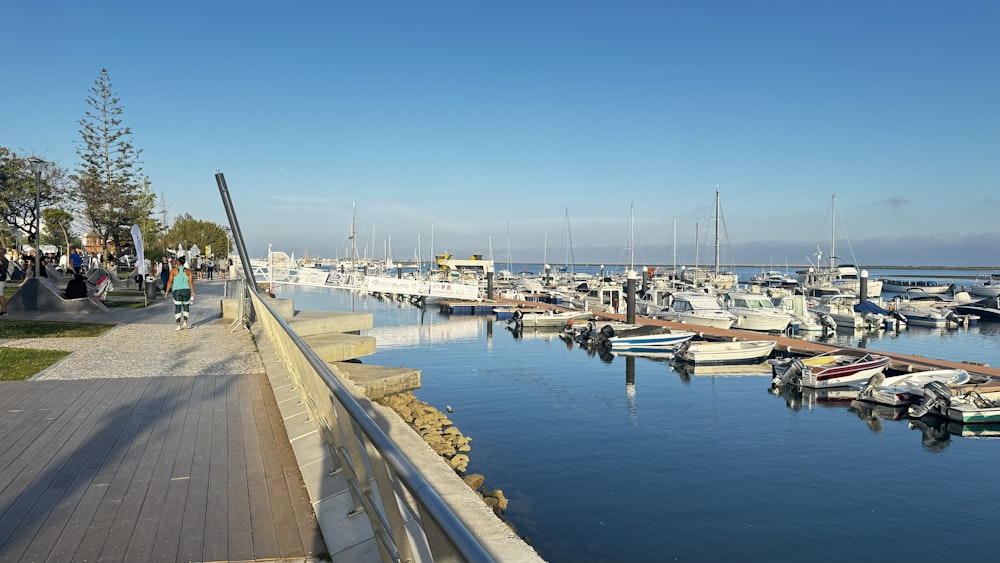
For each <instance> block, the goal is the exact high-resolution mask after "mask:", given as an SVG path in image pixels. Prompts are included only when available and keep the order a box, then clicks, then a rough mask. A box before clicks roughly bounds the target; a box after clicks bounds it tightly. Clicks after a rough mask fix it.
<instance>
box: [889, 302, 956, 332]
mask: <svg viewBox="0 0 1000 563" xmlns="http://www.w3.org/2000/svg"><path fill="white" fill-rule="evenodd" d="M895 311H896V312H897V313H899V314H900V315H903V316H904V317H906V323H907V324H910V325H913V326H930V327H938V328H940V327H951V326H959V325H961V324H962V319H960V318H959V316H958V314H957V313H955V311H954V310H953V309H950V308H942V307H936V306H934V304H933V303H923V302H919V301H902V302H900V303H899V304H897V305H896V308H895Z"/></svg>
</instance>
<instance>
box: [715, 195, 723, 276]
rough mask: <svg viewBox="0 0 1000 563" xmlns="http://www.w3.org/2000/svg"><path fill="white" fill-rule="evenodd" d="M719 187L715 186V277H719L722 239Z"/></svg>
mask: <svg viewBox="0 0 1000 563" xmlns="http://www.w3.org/2000/svg"><path fill="white" fill-rule="evenodd" d="M719 215H720V213H719V186H718V185H716V186H715V277H717V278H718V277H719V248H720V245H721V244H722V242H721V241H722V238H721V237H720V236H719Z"/></svg>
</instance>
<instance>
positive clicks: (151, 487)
mask: <svg viewBox="0 0 1000 563" xmlns="http://www.w3.org/2000/svg"><path fill="white" fill-rule="evenodd" d="M120 353H124V352H120ZM325 551H326V547H325V544H324V543H323V539H322V536H321V534H320V531H319V528H318V526H317V524H316V520H315V516H314V513H313V509H312V506H311V505H310V503H309V500H308V497H307V493H306V490H305V488H304V486H303V483H302V477H301V474H300V472H299V470H298V467H297V464H296V462H295V459H294V457H293V455H292V452H291V446H290V445H289V443H288V438H287V436H286V434H285V428H284V424H283V421H282V420H281V417H280V414H279V413H278V410H277V405H276V403H275V400H274V396H273V393H272V391H271V388H270V386H269V384H268V381H267V377H266V375H265V374H263V373H259V374H239V375H234V374H229V375H203V376H155V377H137V378H103V379H81V380H70V381H44V380H43V381H17V382H0V560H3V561H58V562H64V561H98V560H100V561H234V560H235V561H254V560H272V561H273V560H299V561H301V560H308V559H312V558H314V557H320V556H322V555H323V554H324V552H325Z"/></svg>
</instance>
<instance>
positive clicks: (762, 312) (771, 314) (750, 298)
mask: <svg viewBox="0 0 1000 563" xmlns="http://www.w3.org/2000/svg"><path fill="white" fill-rule="evenodd" d="M725 304H726V307H725V308H726V310H727V311H729V312H730V313H732V314H733V315H734V316H735V317H736V322H735V323H733V326H734V327H736V328H740V329H743V330H756V331H760V332H784V331H785V329H786V328H788V325H789V324H791V322H792V316H791V315H790V314H788V313H786V312H784V311H782V310H780V309H778V308H777V307H775V306H774V303H773V302H771V299H770V298H769V297H767V296H766V295H763V294H760V293H745V292H729V293H728V294H727V295H726V301H725Z"/></svg>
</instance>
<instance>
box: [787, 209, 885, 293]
mask: <svg viewBox="0 0 1000 563" xmlns="http://www.w3.org/2000/svg"><path fill="white" fill-rule="evenodd" d="M837 220H838V216H837V197H836V196H833V198H832V200H831V224H832V228H831V236H830V258H829V259H828V260H829V263H827V264H824V263H823V250H822V249H821V248H820V247H816V253H815V256H816V262H815V264H813V265H812V266H811V267H809V268H808V269H805V270H798V271H797V272H795V274H796V280H798V282H799V283H800V284H801V285H802V287H803V288H805V289H806V290H812V291H814V292H824V293H832V292H837V293H854V294H857V295H860V294H861V281H862V276H861V272H859V270H858V268H857V267H856V266H855V265H854V264H843V263H841V264H838V261H839V260H840V258H838V257H837V228H836V225H837ZM865 287H866V293H867V295H869V296H876V297H877V296H878V295H880V294H881V293H882V281H881V280H877V279H876V280H868V279H866V286H865Z"/></svg>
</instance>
